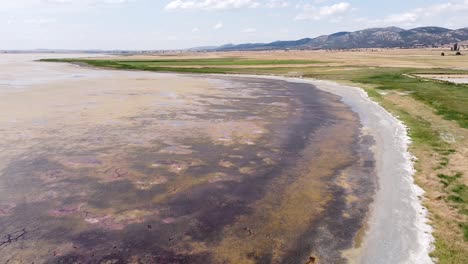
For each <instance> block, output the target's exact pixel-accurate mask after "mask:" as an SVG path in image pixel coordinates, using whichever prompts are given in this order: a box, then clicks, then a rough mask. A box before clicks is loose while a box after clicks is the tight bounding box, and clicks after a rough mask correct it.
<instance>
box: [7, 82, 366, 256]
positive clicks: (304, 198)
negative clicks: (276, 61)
mask: <svg viewBox="0 0 468 264" xmlns="http://www.w3.org/2000/svg"><path fill="white" fill-rule="evenodd" d="M132 74H136V75H138V74H137V73H132ZM143 75H145V76H146V74H143ZM146 77H147V76H146ZM146 77H145V78H146ZM120 78H123V77H119V78H117V80H116V81H118V80H120ZM132 78H136V77H135V76H133V77H132ZM167 78H168V77H167ZM184 78H188V77H184ZM149 79H150V80H154V77H153V78H149ZM169 79H170V78H169ZM195 79H196V78H188V79H186V80H185V81H187V82H189V81H190V80H195ZM127 81H128V80H127ZM134 81H135V82H136V83H134V82H133V81H128V82H127V83H126V84H127V85H130V84H136V88H135V89H133V88H132V90H131V91H128V88H127V89H124V88H123V87H122V86H120V85H119V86H117V87H116V88H114V89H112V88H110V87H106V88H104V90H103V91H102V92H101V91H94V93H93V96H97V97H99V98H97V99H96V101H98V102H105V101H106V100H107V99H106V98H108V97H109V98H111V101H112V100H114V99H115V98H114V96H117V97H119V98H120V99H122V100H120V99H119V103H120V104H125V105H126V106H125V107H124V110H122V112H118V113H113V114H115V116H114V115H111V118H110V119H111V120H112V121H115V122H101V121H102V119H101V117H103V116H107V114H110V113H109V111H110V112H112V111H111V108H112V109H114V110H117V108H118V107H117V105H114V106H112V107H111V108H106V109H101V110H102V111H103V112H101V110H99V113H93V111H94V110H93V111H91V112H87V113H85V115H84V116H85V117H84V118H83V120H78V121H77V120H75V119H73V118H71V119H70V120H67V119H66V118H63V117H61V116H60V115H56V114H55V113H52V112H51V111H49V110H50V109H48V110H47V111H46V110H44V116H47V117H48V120H49V123H48V124H47V125H46V126H45V127H43V128H44V129H43V128H40V129H37V130H36V129H32V128H29V125H28V124H26V123H27V121H28V120H30V116H29V115H32V114H28V115H25V116H23V117H20V119H22V121H21V122H20V123H21V124H24V127H25V128H26V129H27V131H29V132H30V135H34V137H35V138H34V137H27V138H26V140H24V141H23V142H21V145H19V147H17V148H16V149H14V151H12V152H9V153H8V154H9V155H12V154H14V153H16V155H13V156H11V157H9V158H8V159H7V158H5V157H6V156H5V155H2V156H1V157H0V159H2V164H5V166H3V167H2V168H1V169H2V170H1V176H0V180H1V184H2V188H3V189H4V190H8V193H1V194H0V195H1V196H2V198H3V197H6V198H5V202H6V203H8V204H10V203H11V204H12V207H11V208H10V209H8V213H7V214H4V216H2V217H0V226H2V227H3V226H8V230H7V229H5V230H6V231H5V232H10V231H15V230H22V228H25V227H28V228H29V227H34V230H38V231H37V232H36V233H30V234H29V235H28V236H25V237H21V238H20V240H21V245H20V244H16V243H11V244H9V245H8V251H2V252H1V253H2V254H1V257H0V259H1V260H3V259H5V261H6V260H11V261H13V260H18V259H19V260H22V261H27V262H33V261H34V262H44V261H48V262H52V263H60V262H84V263H87V262H102V261H117V262H118V261H120V262H130V261H140V262H143V263H155V262H156V263H157V262H160V263H180V262H188V263H218V262H219V260H223V261H227V262H228V263H249V262H262V261H264V262H274V263H278V262H292V263H298V262H304V263H305V262H307V261H308V260H310V254H311V253H312V252H313V253H314V254H313V256H314V257H315V258H316V259H320V261H327V260H339V261H341V260H342V258H341V253H340V252H341V250H343V249H345V248H346V247H349V246H351V245H352V238H353V237H354V236H355V233H356V232H357V231H356V230H357V229H358V228H359V226H360V221H361V219H362V216H363V215H365V208H366V206H367V202H368V200H364V201H362V200H361V201H359V200H350V199H347V198H346V197H367V195H368V194H369V193H372V185H371V184H370V183H369V178H371V177H372V173H370V171H365V170H362V174H359V173H356V172H357V171H360V170H359V169H360V168H361V167H365V166H363V164H364V163H362V162H360V160H361V158H359V157H361V156H365V155H363V153H361V152H359V151H360V148H359V147H358V146H359V145H360V144H361V142H360V141H359V122H358V120H357V118H356V116H355V115H354V114H353V113H351V112H350V110H349V108H348V107H346V106H345V105H344V104H343V103H341V102H340V99H339V98H338V97H335V96H331V95H330V94H327V93H325V92H321V91H319V90H317V89H314V88H313V87H312V86H310V85H306V84H292V83H287V82H282V81H272V80H262V79H256V78H236V77H232V78H231V77H216V78H215V77H212V79H211V81H210V82H211V83H212V84H216V85H217V86H216V87H211V86H209V87H201V86H200V87H199V86H197V85H198V84H200V82H203V81H199V80H197V81H196V82H195V86H196V87H192V86H189V88H187V89H188V91H186V90H184V89H183V87H177V88H176V94H174V93H173V92H171V89H172V87H171V85H170V83H171V82H172V81H169V84H167V85H169V88H166V89H162V88H161V87H158V86H157V84H158V82H156V83H153V82H152V81H150V82H149V83H146V81H148V80H143V79H141V78H138V79H135V80H134ZM93 82H94V84H93V85H94V86H90V87H91V88H90V87H87V88H83V89H84V91H85V92H86V91H88V92H90V90H96V89H95V88H96V85H98V86H99V85H101V84H111V83H112V84H115V85H116V83H115V82H113V81H112V82H111V81H110V80H107V81H106V82H104V83H102V82H101V81H100V80H93V81H90V80H85V81H84V82H81V83H80V82H77V83H73V84H72V85H71V88H76V87H82V86H83V87H85V85H91V84H92V83H93ZM107 82H110V83H107ZM151 85H153V86H154V85H156V86H157V87H156V88H154V89H152V88H151ZM159 85H161V83H159ZM45 89H48V88H45ZM51 89H52V88H51ZM52 90H53V91H54V92H56V93H61V92H62V93H64V94H59V95H53V96H52V97H55V96H57V98H62V97H63V96H65V95H66V94H67V93H68V90H67V89H64V90H60V89H52ZM81 91H82V92H83V90H81ZM75 92H76V91H75ZM75 92H72V93H71V94H74V93H75ZM35 93H36V92H33V94H35ZM96 93H97V95H96ZM45 94H46V95H47V93H45ZM46 95H44V94H43V95H41V96H43V97H41V98H43V99H46V98H47V96H46ZM49 95H50V94H49ZM26 96H29V95H26ZM130 97H131V98H132V99H130ZM143 97H144V98H143ZM160 97H162V99H161V98H160ZM86 98H87V97H80V96H77V97H76V98H75V102H74V104H72V105H71V106H70V107H69V108H67V107H66V106H63V107H65V108H67V111H71V110H73V109H75V107H76V106H77V105H80V104H82V103H83V102H87V99H86ZM39 99H40V98H39ZM134 99H135V101H134V102H132V103H130V102H127V101H128V100H130V101H131V100H134ZM180 100H181V101H180ZM110 104H113V103H110ZM2 107H3V106H2ZM49 107H52V106H49ZM113 107H115V108H113ZM128 108H131V111H129V112H125V110H128ZM211 110H214V111H211ZM119 111H120V110H119ZM2 124H4V123H2ZM58 124H61V125H58ZM15 129H17V128H15ZM52 131H55V132H56V131H61V133H59V134H54V133H53V132H52ZM12 137H15V136H14V134H13V132H12V131H11V133H9V134H8V139H11V138H12ZM220 138H222V139H226V141H222V140H221V143H220V140H219V139H220ZM15 139H16V140H19V139H18V138H15ZM2 144H5V145H6V144H10V143H8V142H7V141H5V142H4V141H2ZM362 159H364V158H362ZM330 161H333V162H330ZM353 164H357V165H354V166H357V167H353V166H351V165H353ZM350 167H352V168H350ZM371 167H372V166H370V168H369V170H371ZM358 174H359V175H360V176H361V178H362V179H361V178H359V177H358V176H359V175H358ZM340 175H346V177H345V178H342V179H341V178H340ZM343 177H344V176H343ZM361 180H362V181H361ZM364 189H367V190H366V191H364ZM13 190H14V191H13ZM361 192H362V193H361ZM365 199H367V198H365ZM344 216H345V217H344ZM344 226H346V228H344ZM317 228H320V229H321V230H322V229H323V230H328V231H330V230H331V231H330V232H332V233H333V232H336V233H333V234H334V235H335V236H334V238H335V241H334V243H322V242H323V241H327V242H328V241H330V237H329V236H327V234H324V233H321V232H318V231H317ZM28 230H29V229H28ZM2 235H3V233H2ZM36 245H40V246H37V247H35V246H36ZM60 245H67V246H63V247H62V246H60ZM54 252H56V253H54ZM57 252H58V253H57ZM330 252H331V253H333V254H327V253H330Z"/></svg>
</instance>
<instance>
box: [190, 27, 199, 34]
mask: <svg viewBox="0 0 468 264" xmlns="http://www.w3.org/2000/svg"><path fill="white" fill-rule="evenodd" d="M198 31H200V29H199V28H197V27H196V28H193V29H192V32H194V33H195V32H198Z"/></svg>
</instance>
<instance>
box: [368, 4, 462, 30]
mask: <svg viewBox="0 0 468 264" xmlns="http://www.w3.org/2000/svg"><path fill="white" fill-rule="evenodd" d="M466 14H468V0H465V1H461V2H457V3H455V2H446V3H442V4H435V5H429V6H426V7H420V8H415V9H412V10H407V11H403V12H401V13H397V14H390V15H388V16H386V17H384V18H382V19H366V18H361V19H359V21H362V22H366V23H368V24H371V25H376V26H393V25H397V26H407V27H414V26H419V25H434V21H444V25H441V24H440V23H437V24H439V25H441V26H453V27H456V28H457V27H461V26H465V25H466V24H461V25H456V24H457V23H456V22H453V21H463V20H464V19H466ZM452 22H453V23H452Z"/></svg>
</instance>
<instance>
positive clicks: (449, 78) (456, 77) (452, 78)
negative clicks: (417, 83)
mask: <svg viewBox="0 0 468 264" xmlns="http://www.w3.org/2000/svg"><path fill="white" fill-rule="evenodd" d="M416 76H418V77H421V78H428V79H434V80H439V81H446V82H452V83H460V84H468V75H467V74H416Z"/></svg>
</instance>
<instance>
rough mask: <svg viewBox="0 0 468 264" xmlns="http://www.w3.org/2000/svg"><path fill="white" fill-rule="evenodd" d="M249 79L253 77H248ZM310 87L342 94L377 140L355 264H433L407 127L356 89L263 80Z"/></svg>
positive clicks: (315, 82)
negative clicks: (371, 196)
mask: <svg viewBox="0 0 468 264" xmlns="http://www.w3.org/2000/svg"><path fill="white" fill-rule="evenodd" d="M244 76H249V75H244ZM264 78H271V79H281V80H287V81H290V82H305V83H311V84H313V85H315V86H316V87H318V88H319V89H322V90H324V91H327V92H330V93H333V94H336V95H339V96H341V97H342V98H343V102H345V103H346V104H348V105H349V106H351V107H352V109H353V110H354V111H356V112H357V113H358V115H359V117H360V119H361V122H362V125H363V133H364V134H369V135H371V136H373V137H374V139H375V141H376V144H375V149H374V152H375V159H376V166H377V175H378V180H379V190H378V191H377V194H376V196H375V201H374V203H373V205H372V208H371V213H370V216H369V221H368V223H367V224H368V228H367V230H366V234H365V237H364V242H363V245H362V246H361V247H360V248H357V249H354V250H350V251H349V252H348V254H347V255H348V256H347V257H348V258H349V261H350V262H351V263H373V264H379V263H382V264H385V263H418V264H426V263H433V261H432V259H431V258H430V256H429V253H430V252H431V251H432V250H433V241H434V238H433V236H432V227H431V226H430V225H429V224H428V218H427V215H428V212H427V209H426V208H425V207H424V206H423V205H422V201H421V199H422V196H423V195H424V191H423V190H422V189H421V188H420V187H419V186H417V185H416V184H415V183H414V179H413V175H414V172H415V171H414V168H413V159H414V157H413V156H412V155H411V154H410V153H409V151H408V146H409V144H410V143H411V141H410V138H409V136H408V134H407V128H406V127H405V126H404V124H403V123H402V122H401V121H399V120H398V119H397V118H396V117H394V116H392V115H391V114H390V113H389V112H387V111H386V110H385V109H384V108H383V107H381V106H380V105H378V104H377V103H375V102H373V101H372V100H371V99H370V98H369V97H368V96H367V94H366V93H365V92H364V91H363V90H362V89H361V88H358V87H351V86H345V85H341V84H337V83H334V82H329V81H320V80H311V79H297V78H282V77H264Z"/></svg>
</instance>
